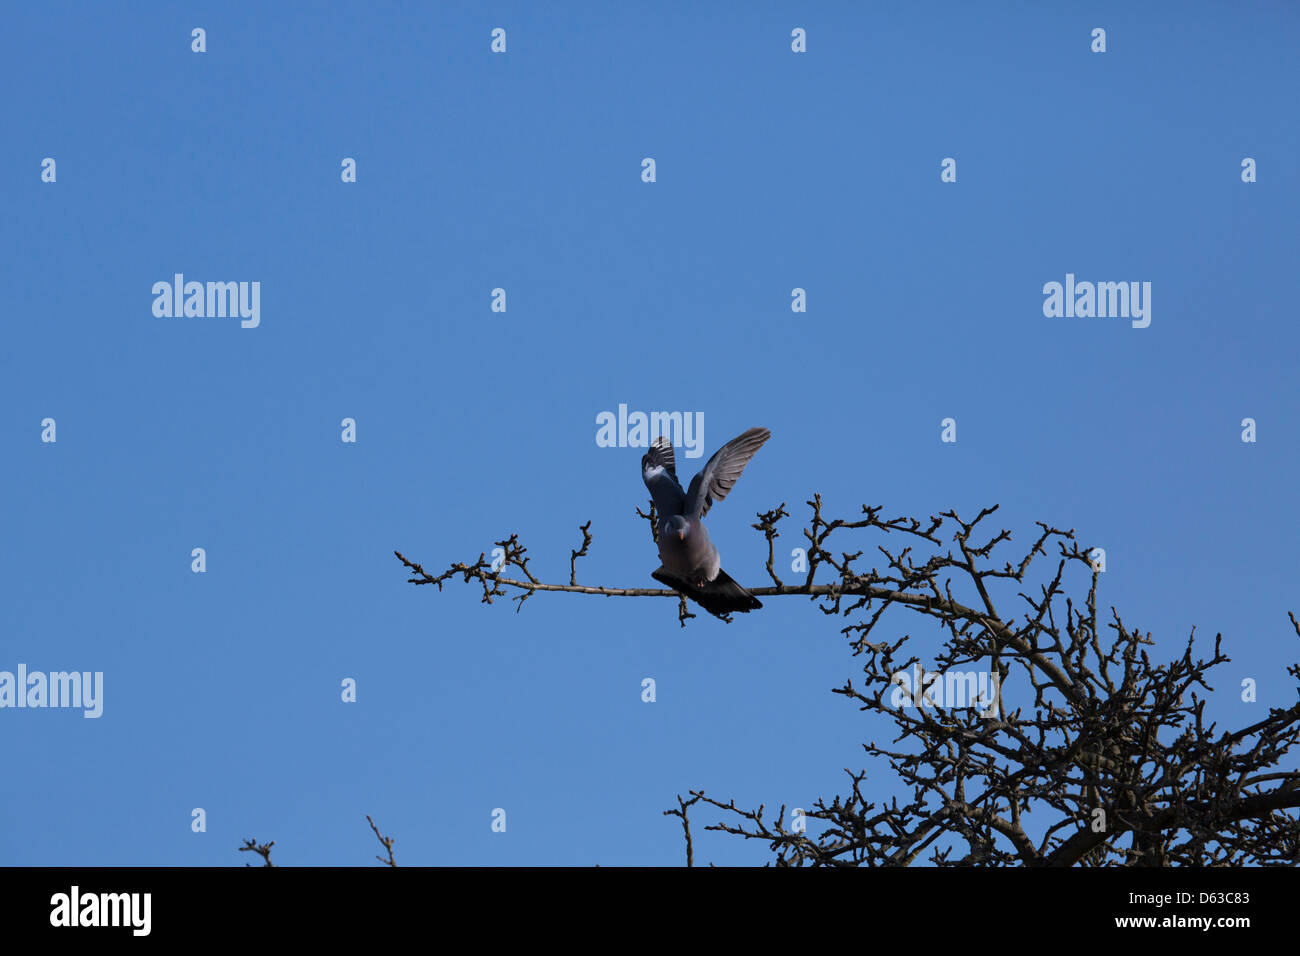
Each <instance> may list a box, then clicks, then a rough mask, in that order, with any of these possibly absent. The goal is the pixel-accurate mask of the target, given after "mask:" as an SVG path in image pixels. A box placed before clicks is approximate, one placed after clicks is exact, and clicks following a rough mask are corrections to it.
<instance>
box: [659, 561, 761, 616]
mask: <svg viewBox="0 0 1300 956" xmlns="http://www.w3.org/2000/svg"><path fill="white" fill-rule="evenodd" d="M652 577H653V578H654V579H655V580H656V581H662V582H663V583H664V584H666V585H668V586H669V587H670V588H672V589H673V590H674V591H677V592H678V593H679V594H685V595H686V596H687V597H688V598H690V599H691V600H692V601H694V602H695V603H696V604H698V605H699V606H700V607H702V608H704V610H706V611H708V612H709V613H710V614H715V615H717V616H719V617H721V616H722V615H723V614H729V613H731V612H732V611H741V612H744V613H748V612H749V611H753V610H755V609H757V608H760V607H762V606H763V604H762V602H761V601H759V599H758V598H756V597H754V595H752V594H750V593H749V592H748V591H746V590H745V589H744V588H743V587H741V586H740V585H739V584H737V583H736V582H735V581H733V580H732V579H731V575H729V574H728V573H727V572H726V571H723V570H722V569H721V568H719V569H718V576H717V577H716V578H714V579H713V580H712V581H706V582H704V586H703V587H697V586H696V585H695V584H694V583H692V582H690V581H686V580H683V579H682V578H679V577H677V576H676V575H674V574H672V573H671V572H670V571H669V570H668V569H667V568H665V567H663V566H662V565H661V566H660V567H659V569H658V570H657V571H655V572H654V573H653V575H652Z"/></svg>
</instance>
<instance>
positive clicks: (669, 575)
mask: <svg viewBox="0 0 1300 956" xmlns="http://www.w3.org/2000/svg"><path fill="white" fill-rule="evenodd" d="M771 434H772V433H771V432H769V431H768V430H767V429H766V428H751V429H749V431H747V432H745V433H743V434H741V435H737V436H736V437H735V438H733V439H732V440H731V441H729V442H727V443H726V444H725V445H723V446H722V447H721V448H719V449H718V450H717V452H716V453H715V454H714V456H713V457H712V458H710V459H709V461H708V464H706V465H705V466H704V468H703V469H701V470H700V473H699V474H698V475H696V476H695V477H694V478H692V479H691V487H690V489H689V490H688V491H685V492H683V491H682V486H681V484H680V483H678V481H677V467H676V463H675V461H674V459H673V446H672V443H671V442H669V441H668V439H667V438H665V437H664V436H663V435H660V436H659V437H658V438H656V439H655V440H654V443H653V444H652V445H651V446H650V450H649V451H647V452H646V453H645V455H643V456H642V457H641V477H642V478H643V479H644V480H645V486H646V487H647V488H648V489H650V497H651V499H652V500H653V501H654V503H655V508H656V510H658V512H659V523H658V525H657V527H656V528H655V533H656V537H657V538H658V540H659V560H661V561H662V562H663V564H662V565H661V566H660V567H659V569H658V570H657V571H655V572H654V573H653V575H652V576H653V577H654V579H655V580H656V581H661V582H663V583H664V584H666V585H668V586H669V587H670V588H672V589H673V590H674V591H677V592H678V593H680V594H684V595H686V596H687V597H688V598H690V599H691V600H693V601H695V602H696V603H698V604H699V605H700V606H701V607H702V608H704V610H706V611H708V612H709V613H710V614H713V615H716V616H718V617H722V616H723V615H725V614H728V613H730V612H731V611H752V610H754V609H755V608H760V607H762V606H763V605H762V604H761V603H759V600H758V598H756V597H754V595H752V594H750V593H749V592H748V591H746V590H745V589H744V588H743V587H741V586H740V585H739V584H737V583H736V582H735V581H733V580H732V579H731V576H730V575H729V574H727V572H726V571H724V570H722V563H721V560H720V559H719V558H718V549H717V548H715V547H714V546H713V542H712V541H710V540H709V532H708V530H707V529H705V527H704V522H703V520H702V519H703V518H704V516H705V515H706V514H708V513H709V508H710V507H711V506H712V505H713V503H714V502H715V501H721V500H722V499H723V498H725V497H727V494H728V493H729V492H730V491H731V489H732V488H733V487H734V486H735V484H736V481H737V480H738V479H739V478H740V473H741V472H742V471H744V470H745V466H746V465H747V464H749V460H750V459H751V458H753V457H754V453H755V452H756V451H758V449H759V448H760V447H762V445H763V442H765V441H767V440H768V438H769V437H771Z"/></svg>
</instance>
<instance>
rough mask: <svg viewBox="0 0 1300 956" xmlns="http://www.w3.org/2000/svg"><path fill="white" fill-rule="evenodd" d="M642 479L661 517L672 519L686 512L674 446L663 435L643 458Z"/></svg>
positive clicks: (684, 494) (684, 495)
mask: <svg viewBox="0 0 1300 956" xmlns="http://www.w3.org/2000/svg"><path fill="white" fill-rule="evenodd" d="M641 479H642V480H643V481H644V482H645V486H646V488H648V489H649V490H650V498H651V500H653V501H654V503H655V507H656V508H657V509H658V510H659V514H660V515H662V516H664V517H671V516H672V515H679V514H681V513H682V512H683V511H684V510H685V505H686V493H685V492H684V491H682V486H681V483H680V482H679V481H678V480H677V464H676V462H675V460H674V459H673V446H672V443H671V442H669V441H668V439H667V438H665V437H664V436H663V435H660V436H659V437H658V438H656V439H655V440H654V443H653V444H652V445H651V446H650V450H649V451H647V452H646V453H645V454H644V455H642V456H641Z"/></svg>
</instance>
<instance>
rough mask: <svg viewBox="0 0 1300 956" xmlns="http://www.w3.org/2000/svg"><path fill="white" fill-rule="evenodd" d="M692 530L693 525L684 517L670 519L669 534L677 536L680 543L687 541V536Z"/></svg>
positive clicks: (674, 516)
mask: <svg viewBox="0 0 1300 956" xmlns="http://www.w3.org/2000/svg"><path fill="white" fill-rule="evenodd" d="M690 530H691V523H690V522H689V521H687V520H686V518H685V517H684V516H683V515H673V516H672V517H671V518H669V519H668V533H669V534H675V535H677V540H678V541H684V540H686V534H687V532H689V531H690Z"/></svg>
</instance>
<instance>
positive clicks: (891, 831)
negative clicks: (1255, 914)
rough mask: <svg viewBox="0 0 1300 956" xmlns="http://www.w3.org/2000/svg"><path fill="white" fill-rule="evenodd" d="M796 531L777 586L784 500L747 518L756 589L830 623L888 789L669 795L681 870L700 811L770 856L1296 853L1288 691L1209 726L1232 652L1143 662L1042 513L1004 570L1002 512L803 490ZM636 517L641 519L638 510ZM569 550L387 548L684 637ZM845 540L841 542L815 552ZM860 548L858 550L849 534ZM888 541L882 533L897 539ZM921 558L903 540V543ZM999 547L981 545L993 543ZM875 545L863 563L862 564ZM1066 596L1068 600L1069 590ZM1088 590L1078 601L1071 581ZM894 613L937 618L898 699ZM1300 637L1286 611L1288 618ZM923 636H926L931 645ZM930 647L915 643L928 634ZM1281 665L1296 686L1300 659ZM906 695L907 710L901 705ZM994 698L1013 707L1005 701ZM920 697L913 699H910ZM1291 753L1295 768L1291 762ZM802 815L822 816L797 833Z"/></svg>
mask: <svg viewBox="0 0 1300 956" xmlns="http://www.w3.org/2000/svg"><path fill="white" fill-rule="evenodd" d="M807 504H808V506H809V507H810V508H811V509H812V513H811V518H810V521H809V523H808V526H807V527H805V528H804V529H802V537H803V541H802V542H801V543H802V545H803V546H804V549H805V551H806V570H802V569H801V571H800V574H801V578H800V579H799V580H797V581H793V582H790V583H787V582H786V581H783V580H782V579H781V578H780V576H779V575H778V573H777V567H776V565H777V562H776V549H775V540H776V539H777V538H778V537H779V536H780V531H779V526H780V522H781V521H782V519H784V518H787V517H789V515H788V513H787V512H786V510H785V504H784V503H782V504H781V505H780V506H779V507H778V508H776V509H775V510H773V511H769V512H766V513H763V514H760V515H758V522H757V523H756V524H755V525H754V528H755V529H756V530H758V531H759V532H761V533H762V534H763V535H764V538H765V539H766V543H767V551H768V558H767V571H768V574H769V575H770V577H771V579H772V584H771V586H768V587H760V588H752V589H751V590H752V592H753V593H754V594H756V595H759V596H763V597H774V596H790V597H795V596H803V597H805V598H807V599H808V600H809V601H811V602H813V603H814V605H815V606H816V607H817V608H818V609H819V610H820V611H821V612H822V613H823V614H824V615H826V616H827V617H830V618H834V619H835V620H836V621H837V622H843V624H842V626H840V627H839V630H840V632H841V633H842V634H843V635H844V636H845V637H846V638H847V639H848V646H849V648H850V649H851V651H852V654H853V656H855V657H857V658H859V659H860V660H861V661H862V671H863V677H862V679H861V681H860V683H859V684H857V685H855V684H854V682H853V681H852V680H851V679H850V680H846V682H845V683H844V686H842V687H839V688H836V689H834V693H836V694H839V695H842V696H843V697H844V698H846V699H847V700H849V701H852V702H853V703H855V704H856V705H857V706H858V709H859V710H861V711H867V712H874V713H876V714H879V715H880V716H881V717H883V718H884V719H885V721H887V722H888V724H892V727H893V730H894V736H893V739H892V741H891V742H890V743H889V744H888V745H878V744H877V743H875V742H874V741H873V742H869V743H867V744H865V745H864V750H865V751H866V753H867V754H868V755H869V756H870V758H872V763H873V764H874V765H875V766H877V767H887V768H888V770H889V774H890V778H891V779H892V780H893V781H894V783H895V784H898V783H901V788H899V787H897V786H895V789H899V790H900V792H901V793H903V794H905V796H902V797H894V798H892V799H890V800H888V801H886V802H877V801H872V800H869V799H867V796H866V795H865V794H864V792H863V784H864V781H865V780H866V777H867V774H866V771H865V770H863V771H858V772H853V771H851V770H847V769H846V771H845V772H846V774H847V775H848V784H847V789H846V791H845V792H843V793H840V794H837V795H834V796H832V797H829V798H820V799H818V800H817V801H816V802H815V803H814V804H813V805H812V806H811V807H810V808H809V809H808V810H807V811H806V813H805V814H804V816H803V818H800V819H797V820H795V821H792V822H787V818H786V807H785V806H782V807H781V808H780V810H779V811H777V812H776V813H775V814H767V813H766V812H765V805H760V806H759V807H758V809H757V810H749V809H744V808H743V807H741V806H738V805H737V804H736V803H735V801H734V800H728V801H727V802H725V803H724V802H722V801H721V800H717V799H715V798H713V797H710V796H707V795H706V794H705V792H704V791H703V790H691V791H690V796H689V799H683V798H682V797H681V796H678V798H677V801H678V806H677V807H676V808H675V809H670V810H667V811H665V814H666V815H671V816H677V817H680V818H681V820H682V827H683V830H684V834H685V839H686V861H687V864H688V865H692V864H693V863H694V851H695V846H694V843H693V840H692V837H691V830H690V819H689V813H690V811H691V809H692V808H694V807H696V806H700V805H704V806H708V807H710V808H712V810H713V811H716V812H717V814H718V817H719V822H717V823H714V824H711V825H709V826H707V827H706V828H705V829H706V830H714V831H720V832H722V833H727V834H731V835H733V836H736V837H740V838H742V839H745V840H758V841H761V842H762V843H764V844H766V845H767V847H768V848H769V849H770V851H771V852H772V853H773V860H772V862H773V863H775V864H776V865H795V866H798V865H824V866H858V865H868V866H906V865H909V864H912V863H914V862H917V861H922V860H924V861H928V862H930V863H933V864H936V865H946V866H999V865H1022V866H1072V865H1083V866H1100V865H1112V866H1113V865H1119V866H1162V865H1163V866H1169V865H1243V864H1274V865H1275V864H1286V865H1295V864H1296V862H1297V861H1298V860H1300V818H1298V816H1297V813H1296V810H1297V808H1300V772H1297V771H1296V770H1294V769H1285V768H1284V767H1283V765H1284V764H1285V763H1287V762H1288V754H1289V751H1290V750H1291V748H1292V747H1293V746H1294V745H1295V744H1296V742H1297V733H1298V732H1300V703H1296V702H1294V701H1293V702H1291V704H1290V706H1284V707H1271V708H1270V709H1269V711H1268V715H1267V716H1266V717H1264V718H1263V719H1261V720H1259V721H1257V722H1255V723H1253V724H1251V725H1250V726H1247V727H1243V728H1240V729H1237V730H1233V731H1220V730H1219V729H1218V728H1217V725H1216V724H1214V723H1213V722H1207V718H1206V716H1205V704H1206V698H1205V697H1204V696H1203V693H1204V692H1207V691H1211V690H1212V688H1211V687H1210V685H1209V683H1208V680H1209V672H1210V671H1211V670H1212V669H1213V668H1215V667H1217V666H1218V665H1221V664H1223V663H1225V662H1227V661H1228V660H1229V658H1228V657H1227V655H1226V654H1224V653H1223V650H1222V645H1223V641H1222V635H1216V636H1215V639H1214V649H1213V653H1212V655H1211V656H1209V657H1208V658H1206V657H1203V656H1195V655H1196V650H1195V645H1196V643H1197V641H1196V635H1195V631H1194V630H1193V632H1192V634H1191V635H1190V636H1189V637H1188V638H1187V642H1186V645H1185V647H1183V648H1182V650H1181V654H1179V655H1177V656H1174V657H1173V658H1172V659H1170V660H1165V661H1159V662H1158V661H1156V660H1153V659H1152V657H1151V656H1150V653H1149V652H1148V650H1147V648H1148V647H1150V646H1151V645H1153V644H1154V642H1153V640H1152V638H1151V636H1150V634H1149V633H1147V634H1143V633H1141V631H1140V630H1137V629H1134V628H1131V627H1129V626H1126V625H1125V623H1124V622H1123V620H1122V619H1121V617H1120V615H1119V613H1118V612H1117V611H1115V609H1114V608H1111V609H1110V613H1109V615H1105V614H1104V613H1103V612H1101V611H1099V607H1098V588H1099V585H1100V582H1101V577H1102V573H1103V572H1102V570H1101V569H1100V567H1098V566H1096V564H1095V562H1094V556H1095V553H1096V552H1095V551H1094V550H1093V549H1091V548H1082V547H1080V546H1079V545H1078V543H1077V541H1076V539H1075V535H1074V532H1073V531H1072V530H1070V531H1066V530H1061V529H1058V528H1054V527H1051V526H1049V525H1046V524H1043V523H1041V522H1040V523H1039V525H1038V530H1037V531H1036V532H1035V533H1034V536H1033V540H1032V543H1031V544H1030V546H1029V547H1028V549H1027V550H1023V551H1017V552H1016V558H1015V560H1006V559H1005V554H1006V553H1008V552H1009V550H1010V548H1011V545H1010V542H1011V534H1010V532H1009V531H1007V530H1005V529H1001V530H998V531H996V532H992V531H988V530H983V529H982V527H981V526H982V525H986V524H987V519H988V518H989V517H990V516H991V515H993V514H994V512H995V511H996V510H997V509H996V506H995V507H992V508H986V509H984V510H983V511H981V512H980V513H979V514H978V515H976V516H975V518H974V519H973V520H970V521H966V520H964V519H962V518H960V517H959V516H958V515H957V514H956V513H955V512H953V511H948V512H944V513H942V514H941V515H939V516H937V517H934V516H932V517H930V518H929V519H927V520H925V521H921V520H918V519H915V518H893V519H888V520H885V519H882V518H881V512H882V509H881V508H878V507H867V506H863V508H862V513H861V516H860V517H857V518H856V519H854V520H844V519H839V518H836V519H829V520H828V519H827V518H825V517H824V516H823V513H822V501H821V497H820V496H814V498H813V500H812V501H809V502H807ZM638 514H639V515H640V516H641V517H642V518H645V519H647V520H648V521H649V522H650V527H651V534H652V535H653V533H654V525H655V515H654V509H653V507H652V508H651V510H650V512H649V513H648V514H647V513H645V512H641V511H640V510H639V509H638ZM580 530H581V532H582V536H583V539H582V544H581V546H580V547H579V548H577V549H574V550H571V551H570V558H569V582H568V583H567V584H552V583H546V582H543V581H541V580H539V579H538V578H537V577H536V576H535V575H534V574H533V572H532V571H531V570H530V569H529V566H528V562H529V558H528V556H527V549H525V548H524V547H523V546H522V545H521V544H520V543H519V540H518V536H517V535H513V534H512V535H510V536H509V537H508V538H505V539H503V540H501V541H497V542H495V543H496V544H497V545H498V546H499V547H500V548H501V549H502V554H503V555H504V557H499V558H498V561H497V562H496V564H495V566H494V565H493V563H490V562H488V561H487V560H486V558H485V556H484V555H482V554H480V555H479V557H478V560H477V561H474V562H472V563H465V562H458V563H453V564H451V565H450V566H449V567H448V568H447V569H446V570H444V571H442V572H440V573H438V574H431V573H429V572H427V571H425V570H424V568H423V567H421V565H420V564H418V563H416V562H415V561H412V560H409V559H408V558H406V557H404V556H403V555H402V554H401V553H400V552H395V553H396V554H397V557H398V558H399V559H400V560H401V561H402V563H403V564H404V565H405V566H406V567H407V568H408V569H409V570H410V572H411V574H412V576H411V577H410V578H409V580H410V582H411V583H413V584H416V585H427V584H432V585H435V586H437V587H438V589H439V590H441V589H442V586H443V584H444V583H445V582H447V581H450V580H456V579H459V580H461V581H463V582H464V583H471V582H477V583H478V584H479V585H480V586H481V587H482V600H483V601H484V602H485V603H488V604H491V603H493V602H494V599H495V598H498V597H506V596H509V597H511V598H512V599H513V600H515V601H516V602H517V609H522V606H523V604H524V602H525V601H527V600H528V599H529V598H531V597H532V596H533V595H535V594H537V593H538V592H548V591H561V592H569V593H576V594H588V595H605V596H616V597H666V598H677V599H678V601H679V605H678V619H679V621H680V623H681V626H683V627H685V626H686V623H687V620H688V619H689V618H692V617H695V614H694V613H693V612H691V611H690V610H689V608H688V606H687V603H686V599H685V598H683V597H682V596H680V595H678V594H677V593H676V592H674V591H671V590H664V589H660V588H614V587H606V586H596V585H585V584H579V583H578V579H577V561H578V559H579V558H581V557H584V556H586V555H587V553H588V549H589V547H590V545H591V543H592V534H591V522H588V523H587V524H585V525H583V526H582V527H581V529H580ZM832 535H835V545H836V548H837V549H838V548H842V547H843V546H844V540H843V539H844V538H845V537H848V536H849V535H853V536H854V547H855V548H856V550H852V551H848V550H837V551H836V552H834V553H832V551H831V550H830V538H831V536H832ZM871 539H874V549H873V558H872V559H871V560H872V562H874V563H870V565H869V562H868V561H866V560H864V554H865V553H866V551H865V549H864V545H865V544H866V543H868V542H869V540H871ZM894 542H897V543H896V544H894V545H893V546H892V547H887V546H886V543H891V544H892V543H894ZM914 549H919V550H914ZM995 550H998V551H999V555H998V557H997V558H995V557H994V551H995ZM877 555H878V558H877V557H876V556H877ZM1067 578H1068V579H1069V584H1068V586H1069V587H1071V588H1073V590H1074V594H1075V596H1074V597H1071V596H1069V595H1068V594H1067ZM1085 587H1086V591H1085V590H1084V588H1085ZM891 610H895V611H897V612H911V613H912V614H916V615H920V616H921V618H923V619H925V621H926V622H927V623H926V626H928V627H929V628H931V629H933V632H934V635H933V641H932V647H933V651H932V654H930V655H929V656H930V659H931V660H932V662H933V663H932V664H931V665H928V666H926V667H925V668H924V671H923V673H924V677H923V678H922V680H921V682H920V684H921V686H920V687H912V688H911V690H910V696H909V693H908V692H905V691H904V686H905V684H906V681H905V680H902V679H900V675H902V674H908V673H913V674H915V673H918V672H919V671H918V668H920V667H921V666H922V659H921V657H920V656H918V655H917V654H916V653H914V652H913V651H912V649H911V645H913V644H914V643H915V642H916V641H917V639H916V638H914V637H912V636H911V635H908V634H903V635H901V636H892V637H891V636H884V637H878V635H879V634H881V632H884V631H886V630H887V628H893V627H894V623H895V621H897V620H899V618H898V614H897V613H895V614H890V615H889V616H888V622H887V623H882V622H886V614H887V612H889V611H891ZM1291 626H1292V629H1293V630H1294V631H1295V632H1296V635H1297V636H1298V637H1300V623H1297V621H1296V618H1295V617H1294V615H1292V616H1291ZM927 639H928V637H927ZM927 646H929V645H927ZM980 666H982V667H984V669H985V673H986V674H987V675H988V676H989V678H990V680H989V682H988V686H989V687H994V688H996V689H997V692H996V693H995V694H993V695H992V696H991V697H990V698H988V699H985V700H983V701H981V703H980V706H966V707H956V706H931V705H930V704H931V700H932V698H933V697H934V696H935V694H936V692H937V691H938V690H940V689H941V688H944V687H953V686H956V682H955V681H953V680H952V678H953V676H954V675H956V677H957V678H958V679H959V680H961V679H966V678H967V677H968V676H969V675H970V674H971V673H972V671H971V668H972V667H980ZM1287 673H1289V674H1290V675H1291V676H1292V677H1293V678H1295V679H1296V680H1297V682H1298V686H1300V665H1291V666H1290V667H1288V668H1287ZM900 694H902V697H903V701H904V704H903V705H900V702H899V698H900ZM1009 699H1016V700H1017V706H1015V707H1014V708H1012V707H1010V706H1009V705H1008V703H1007V701H1008V700H1009ZM917 704H919V706H916V705H917ZM1291 763H1293V761H1291ZM805 821H817V823H816V824H814V825H813V826H812V829H813V830H815V831H816V832H810V830H809V826H808V825H807V824H806V823H805Z"/></svg>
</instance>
